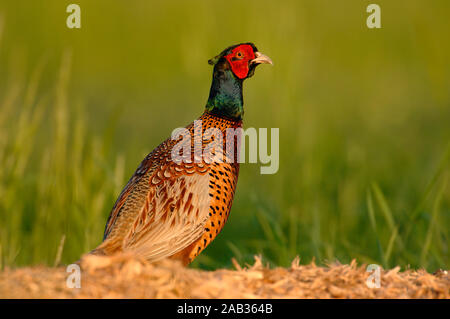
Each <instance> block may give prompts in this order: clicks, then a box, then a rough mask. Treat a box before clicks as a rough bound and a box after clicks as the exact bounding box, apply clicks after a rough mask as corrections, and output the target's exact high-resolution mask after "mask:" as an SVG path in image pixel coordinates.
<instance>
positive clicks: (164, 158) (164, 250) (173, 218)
mask: <svg viewBox="0 0 450 319" xmlns="http://www.w3.org/2000/svg"><path fill="white" fill-rule="evenodd" d="M208 63H209V64H211V65H213V66H214V70H213V79H212V84H211V89H210V93H209V98H208V101H207V103H206V107H205V111H204V113H203V114H202V115H201V116H200V118H198V119H197V120H196V121H194V123H191V124H190V125H188V126H186V128H185V129H186V132H189V134H188V135H189V136H188V137H190V139H189V140H188V142H187V143H189V144H190V145H189V144H185V145H187V146H188V150H193V152H191V153H190V154H189V152H187V154H183V156H182V157H183V161H180V160H179V159H178V160H177V159H176V158H175V159H174V156H173V154H174V149H175V147H176V146H177V143H180V142H181V139H180V138H178V139H174V138H169V139H167V140H166V141H164V142H163V143H161V144H160V145H159V146H158V147H157V148H155V149H154V150H153V151H152V152H151V153H150V154H148V155H147V157H146V158H145V159H144V160H143V161H142V163H141V164H140V166H139V167H138V169H137V170H136V172H135V173H134V175H133V176H132V177H131V179H130V180H129V181H128V183H127V185H126V186H125V188H124V189H123V190H122V192H121V193H120V195H119V198H118V199H117V201H116V203H115V205H114V207H113V209H112V211H111V213H110V215H109V218H108V220H107V222H106V227H105V232H104V237H103V242H102V243H101V244H100V245H99V246H98V247H97V248H96V249H94V250H93V251H92V252H91V254H98V255H113V254H116V253H119V252H130V253H133V254H136V255H138V256H140V257H142V258H144V259H146V260H148V261H149V262H155V261H158V260H160V259H163V258H173V259H179V260H181V261H182V262H183V264H184V265H187V264H189V263H190V262H192V261H193V260H194V258H196V257H197V256H198V255H199V254H200V253H201V252H202V251H203V250H204V249H205V248H206V247H207V246H208V245H209V244H210V243H211V241H213V240H214V239H215V237H216V236H217V235H218V234H219V232H220V231H221V230H222V228H223V227H224V224H225V222H226V221H227V219H228V216H229V213H230V210H231V205H232V202H233V197H234V192H235V190H236V183H237V179H238V174H239V161H238V156H239V153H238V151H239V142H238V141H239V136H238V135H239V134H241V131H242V130H239V128H242V116H243V113H244V109H243V97H242V85H243V81H244V80H245V79H247V78H249V77H251V76H252V75H253V73H254V71H255V68H256V66H257V65H259V64H262V63H266V64H272V61H271V59H270V58H269V57H267V56H266V55H264V54H261V53H260V52H258V50H257V49H256V47H255V45H254V44H253V43H241V44H237V45H234V46H231V47H228V48H226V49H225V50H223V51H222V52H221V53H220V54H219V55H217V56H216V57H214V58H212V59H210V60H209V61H208ZM208 129H209V130H211V129H214V130H216V132H220V133H222V134H223V138H222V139H219V138H217V137H216V135H214V138H213V137H212V136H211V137H210V138H205V136H203V135H207V134H205V133H207V132H208ZM229 129H235V131H230V130H229ZM230 132H234V133H233V134H236V137H237V138H236V139H234V138H233V139H228V138H226V137H227V134H231V133H230ZM236 132H237V133H236ZM199 135H202V136H203V137H200V138H199ZM206 137H207V136H206ZM230 140H231V142H230ZM211 141H215V142H216V143H215V144H214V145H216V146H220V147H216V148H215V149H214V152H211V154H213V157H211V156H210V157H209V160H208V158H203V157H200V158H199V157H198V156H197V155H198V152H197V153H196V150H197V151H198V150H199V149H201V151H202V152H204V151H205V150H206V148H207V146H208V145H209V144H210V143H211ZM227 147H231V148H232V151H231V152H228V148H227ZM225 149H227V152H226V153H225ZM183 150H184V149H183ZM175 153H176V152H175Z"/></svg>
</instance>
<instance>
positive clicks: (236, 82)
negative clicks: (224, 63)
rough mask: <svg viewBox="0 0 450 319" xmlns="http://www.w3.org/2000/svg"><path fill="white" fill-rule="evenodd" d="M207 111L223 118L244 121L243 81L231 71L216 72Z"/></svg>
mask: <svg viewBox="0 0 450 319" xmlns="http://www.w3.org/2000/svg"><path fill="white" fill-rule="evenodd" d="M206 111H207V112H209V113H211V114H214V115H217V116H221V117H227V118H231V119H236V120H241V119H242V116H243V114H244V102H243V99H242V80H241V79H238V78H236V77H235V76H234V75H233V73H232V72H231V70H214V75H213V81H212V84H211V90H210V91H209V98H208V102H207V103H206Z"/></svg>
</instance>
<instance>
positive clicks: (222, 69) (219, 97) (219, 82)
mask: <svg viewBox="0 0 450 319" xmlns="http://www.w3.org/2000/svg"><path fill="white" fill-rule="evenodd" d="M208 63H209V64H211V65H214V71H213V80H212V84H211V90H210V93H209V98H208V102H207V104H206V110H207V111H208V112H210V113H212V114H215V115H220V116H223V117H228V118H234V119H241V118H242V116H243V114H244V103H243V98H242V83H243V81H244V80H245V79H247V78H249V77H251V76H252V75H253V74H254V72H255V69H256V67H257V66H258V65H260V64H273V63H272V60H271V59H270V58H269V57H268V56H266V55H264V54H262V53H260V52H259V51H258V49H257V48H256V46H255V45H254V44H253V43H241V44H237V45H233V46H230V47H228V48H226V49H225V50H223V51H222V52H221V53H220V54H219V55H217V56H215V57H214V58H212V59H210V60H209V61H208Z"/></svg>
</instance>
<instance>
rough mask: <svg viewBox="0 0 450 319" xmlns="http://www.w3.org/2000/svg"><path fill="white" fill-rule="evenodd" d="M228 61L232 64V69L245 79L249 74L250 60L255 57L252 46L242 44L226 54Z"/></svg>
mask: <svg viewBox="0 0 450 319" xmlns="http://www.w3.org/2000/svg"><path fill="white" fill-rule="evenodd" d="M225 58H226V59H227V61H228V63H230V65H231V70H232V71H233V73H234V74H235V75H236V76H237V77H238V78H240V79H244V78H245V77H247V75H248V71H249V66H248V65H249V61H251V60H253V59H254V58H255V53H254V52H253V48H252V46H250V45H248V44H242V45H240V46H238V47H236V48H234V49H233V50H232V51H231V53H230V54H228V55H226V56H225Z"/></svg>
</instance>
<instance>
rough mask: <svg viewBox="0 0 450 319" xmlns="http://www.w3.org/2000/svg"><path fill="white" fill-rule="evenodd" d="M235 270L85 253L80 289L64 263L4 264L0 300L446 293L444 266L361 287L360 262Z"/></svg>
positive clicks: (385, 275) (386, 276)
mask: <svg viewBox="0 0 450 319" xmlns="http://www.w3.org/2000/svg"><path fill="white" fill-rule="evenodd" d="M234 264H235V268H236V270H225V269H221V270H216V271H201V270H196V269H189V268H184V267H182V266H181V265H179V264H178V263H176V262H173V261H164V262H161V263H159V264H148V263H146V262H144V261H141V260H138V259H134V258H129V257H127V256H115V257H97V256H88V257H85V258H84V259H83V260H82V261H81V269H82V280H81V288H80V289H76V288H73V289H70V288H67V287H66V278H67V276H68V273H66V269H65V267H58V268H46V267H32V268H20V269H6V270H4V271H3V272H2V273H0V298H447V299H448V298H449V297H450V276H449V274H448V271H438V272H437V273H435V274H429V273H427V272H426V271H423V270H419V271H413V270H406V271H403V272H400V270H399V267H397V268H394V269H391V270H382V271H381V287H380V288H378V289H375V288H372V289H371V288H368V287H367V285H366V280H367V278H368V276H369V273H368V272H366V266H365V265H360V266H358V265H357V263H356V262H355V261H353V262H352V263H351V264H350V265H341V264H334V265H330V266H328V267H318V266H316V265H315V264H314V263H312V264H309V265H300V264H299V262H298V259H296V260H294V261H293V262H292V265H291V267H290V268H275V269H269V268H268V267H266V266H264V265H263V263H262V262H261V259H260V258H258V257H255V263H254V264H253V265H247V266H246V267H241V266H240V265H238V264H237V263H236V262H235V263H234Z"/></svg>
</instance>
